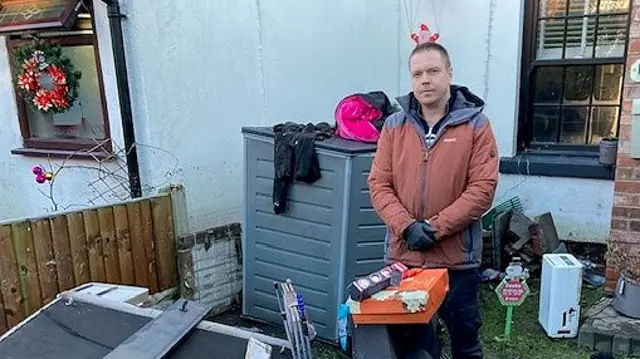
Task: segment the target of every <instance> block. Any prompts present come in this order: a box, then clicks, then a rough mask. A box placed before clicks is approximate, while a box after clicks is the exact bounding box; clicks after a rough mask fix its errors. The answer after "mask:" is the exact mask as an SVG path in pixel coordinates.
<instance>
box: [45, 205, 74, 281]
mask: <svg viewBox="0 0 640 359" xmlns="http://www.w3.org/2000/svg"><path fill="white" fill-rule="evenodd" d="M50 221H51V240H52V241H53V255H54V256H55V258H56V267H57V269H58V287H59V288H60V290H67V289H71V288H73V285H74V284H75V280H74V276H73V260H72V259H71V246H70V245H69V226H68V225H67V217H65V216H57V217H52V218H51V219H50Z"/></svg>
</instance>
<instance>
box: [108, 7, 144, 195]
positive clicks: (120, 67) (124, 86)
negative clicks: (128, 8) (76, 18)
mask: <svg viewBox="0 0 640 359" xmlns="http://www.w3.org/2000/svg"><path fill="white" fill-rule="evenodd" d="M102 2H104V3H105V4H107V14H108V17H109V28H110V30H111V48H112V50H113V60H114V65H115V69H116V82H117V87H118V100H119V102H120V115H121V117H122V134H123V136H124V147H125V150H126V154H127V172H128V173H129V188H130V191H131V197H133V198H136V197H141V196H142V187H141V185H140V167H139V164H138V151H137V148H136V135H135V131H134V127H133V115H132V111H131V97H130V92H129V79H128V75H127V61H126V58H125V53H124V41H123V35H122V18H124V17H125V16H124V15H123V14H122V13H120V4H119V3H118V0H102Z"/></svg>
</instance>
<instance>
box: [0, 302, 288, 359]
mask: <svg viewBox="0 0 640 359" xmlns="http://www.w3.org/2000/svg"><path fill="white" fill-rule="evenodd" d="M150 320H151V318H147V317H141V316H137V315H133V314H128V313H123V312H119V311H116V310H112V309H106V308H102V307H99V306H95V305H92V304H86V303H81V302H75V303H73V304H71V305H66V304H65V303H63V302H57V303H55V304H54V305H52V306H51V307H49V308H48V309H47V310H44V311H43V312H41V313H40V314H39V315H38V316H36V317H35V318H34V319H33V320H31V321H29V322H28V323H26V324H25V325H24V326H23V327H21V328H20V329H18V330H17V331H16V332H14V333H13V334H12V335H11V336H9V337H8V338H7V339H5V340H3V341H1V342H0V358H2V359H40V358H42V359H69V358H74V359H75V358H77V359H101V358H102V357H103V356H105V355H106V354H107V353H109V352H110V351H111V350H112V349H113V348H115V347H116V346H117V345H118V344H120V343H121V342H123V341H124V340H125V339H126V338H128V337H129V336H130V335H131V334H133V333H135V332H136V331H137V330H138V329H140V328H141V327H143V326H144V325H145V324H146V323H148V322H149V321H150ZM246 347H247V341H246V340H244V339H239V338H235V337H231V336H227V335H222V334H217V333H212V332H208V331H204V330H200V329H196V330H194V331H193V332H191V334H189V335H188V336H187V337H186V338H185V339H184V340H183V342H182V343H181V344H180V346H179V347H178V348H176V349H175V350H174V352H173V353H171V354H170V355H169V356H168V357H167V358H170V359H187V358H191V359H205V358H207V359H214V358H219V359H235V358H239V359H242V358H244V354H245V351H246ZM279 349H280V348H275V347H274V350H275V351H276V352H275V353H273V355H272V358H273V359H285V358H288V359H290V358H291V355H290V353H288V352H286V353H285V354H286V355H285V354H280V353H278V352H277V351H279ZM132 359H134V358H132Z"/></svg>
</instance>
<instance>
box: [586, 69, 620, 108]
mask: <svg viewBox="0 0 640 359" xmlns="http://www.w3.org/2000/svg"><path fill="white" fill-rule="evenodd" d="M623 66H624V65H622V64H619V65H601V66H597V67H596V82H595V87H594V89H593V104H599V105H603V104H608V105H618V104H619V103H620V94H621V92H622V81H623V71H624V67H623Z"/></svg>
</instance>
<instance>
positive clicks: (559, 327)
mask: <svg viewBox="0 0 640 359" xmlns="http://www.w3.org/2000/svg"><path fill="white" fill-rule="evenodd" d="M582 270H583V266H582V263H580V262H579V261H578V260H577V259H576V258H575V257H574V256H572V255H571V254H566V253H558V254H545V255H543V256H542V277H541V283H540V311H539V313H538V322H539V323H540V325H542V328H543V329H544V330H545V331H546V332H547V335H548V336H549V337H551V338H575V337H576V336H577V335H578V326H579V322H580V296H581V293H582Z"/></svg>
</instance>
